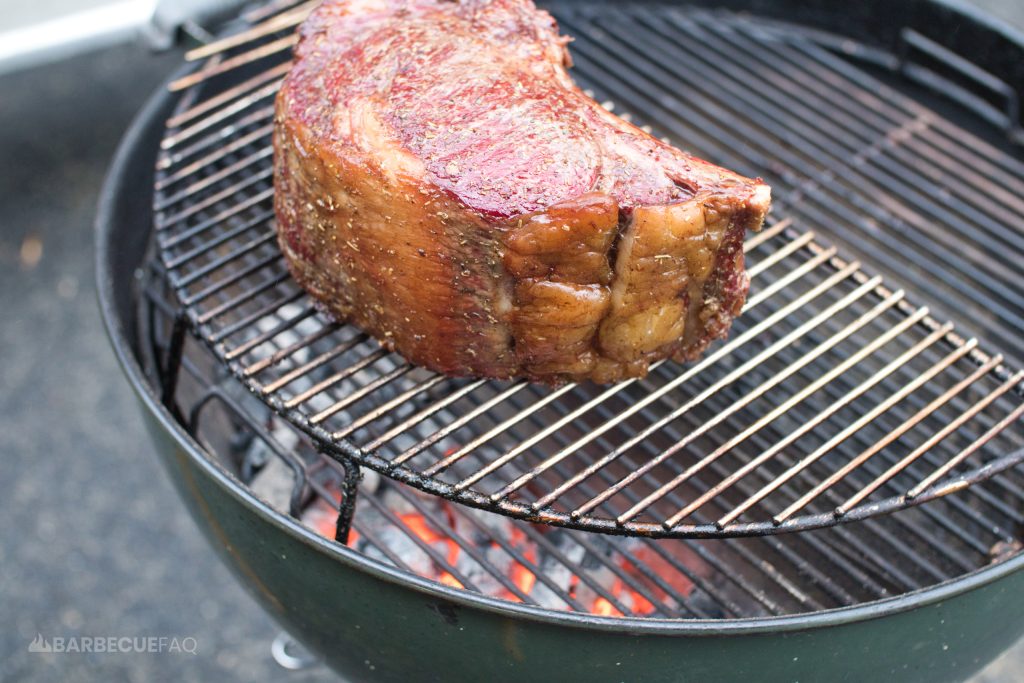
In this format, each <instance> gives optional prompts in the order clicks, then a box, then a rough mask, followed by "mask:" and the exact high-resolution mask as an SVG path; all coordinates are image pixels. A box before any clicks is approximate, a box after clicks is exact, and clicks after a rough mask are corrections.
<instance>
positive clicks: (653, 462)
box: [99, 1, 1024, 680]
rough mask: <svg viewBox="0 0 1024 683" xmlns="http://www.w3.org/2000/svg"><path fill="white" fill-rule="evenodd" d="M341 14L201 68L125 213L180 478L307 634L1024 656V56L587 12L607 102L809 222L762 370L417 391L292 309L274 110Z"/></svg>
mask: <svg viewBox="0 0 1024 683" xmlns="http://www.w3.org/2000/svg"><path fill="white" fill-rule="evenodd" d="M718 4H719V5H720V6H721V5H722V3H718ZM314 5H315V3H301V4H299V3H293V4H289V3H271V4H269V5H267V6H265V7H263V8H260V9H257V10H253V11H252V12H250V13H249V14H248V15H246V16H244V17H243V18H241V19H240V20H239V21H238V25H236V26H233V27H229V29H228V30H227V31H226V32H225V36H226V37H225V38H223V39H221V40H218V41H216V42H213V43H210V44H208V45H206V46H204V47H202V48H199V49H197V50H195V51H193V53H192V54H191V56H192V57H193V58H194V59H195V60H196V62H197V63H198V67H197V68H196V67H186V68H184V69H183V71H182V73H181V74H179V75H178V76H177V77H176V78H175V79H174V80H173V81H172V82H171V84H170V90H171V91H173V92H174V93H175V94H174V95H171V94H169V93H161V94H158V95H157V96H155V97H154V99H153V100H152V102H151V103H150V105H149V107H148V108H147V110H146V111H144V112H143V113H142V115H140V118H139V120H138V121H137V123H136V125H135V127H134V128H133V131H132V132H131V133H130V134H129V136H128V138H127V139H126V141H125V143H124V146H123V147H122V150H121V152H120V154H119V157H118V160H117V161H116V162H115V165H114V169H113V171H112V173H111V176H110V180H109V183H108V186H107V189H106V192H105V195H104V201H103V205H102V207H101V215H100V219H99V228H100V231H99V234H100V240H99V248H100V253H99V264H100V268H99V270H100V291H101V301H102V303H103V308H104V312H105V315H106V317H107V322H108V325H109V327H110V329H111V336H112V338H113V340H114V343H115V347H116V348H117V349H118V352H119V354H120V356H121V360H122V362H123V363H124V364H125V367H126V369H127V372H128V374H129V378H130V379H131V381H132V384H133V385H134V386H135V387H136V390H137V391H138V392H139V394H140V396H141V397H142V398H143V402H144V403H145V404H146V406H147V412H146V414H147V416H148V417H149V418H150V422H151V424H152V426H153V430H152V431H153V434H154V437H155V439H156V441H157V443H158V445H159V446H160V449H161V452H162V453H163V454H164V455H165V459H166V461H167V463H168V466H169V470H170V472H171V474H172V477H173V478H174V479H175V481H176V483H177V484H178V486H179V488H180V489H181V491H182V493H183V495H184V496H185V497H186V499H188V500H189V501H190V507H191V509H192V511H193V513H194V514H195V515H196V517H197V520H198V521H199V523H200V525H201V526H202V527H203V529H204V531H206V532H207V533H208V534H209V535H210V537H211V540H212V541H213V543H214V545H215V546H216V547H218V548H219V549H220V550H221V551H222V553H223V554H224V555H225V558H226V560H227V562H228V564H229V565H230V566H232V567H233V568H234V569H235V570H236V571H237V572H238V573H239V576H240V578H241V580H242V581H243V582H244V583H245V584H246V585H247V586H248V587H249V588H250V590H252V591H253V593H254V594H255V595H256V596H257V597H258V599H260V600H261V602H263V604H264V605H266V606H267V607H268V609H269V610H270V611H271V612H272V613H273V614H275V616H277V617H278V618H279V619H280V620H281V621H282V623H283V624H284V625H285V626H286V628H288V630H289V631H290V632H291V633H293V634H295V635H296V637H298V639H299V640H300V641H301V642H303V643H304V644H306V645H308V646H309V647H310V648H311V649H312V650H313V651H315V652H316V653H317V654H318V655H320V656H322V657H324V658H325V659H326V660H327V661H328V662H329V663H330V664H331V665H332V666H334V667H335V668H336V669H338V670H339V671H340V672H342V673H343V674H345V675H348V676H349V677H351V678H352V679H353V680H399V679H401V678H407V677H408V675H409V671H413V670H415V671H419V672H421V673H422V672H424V671H426V672H427V673H426V675H427V676H428V677H433V678H435V679H437V680H462V679H466V680H470V679H472V680H477V679H480V678H487V679H494V680H506V679H509V680H510V679H512V678H521V677H523V676H541V677H551V676H554V675H557V676H558V677H559V678H563V679H565V680H576V679H577V678H578V679H580V680H583V679H586V680H604V679H607V680H679V679H684V680H685V679H686V678H687V677H692V678H693V679H694V680H706V679H708V678H713V679H715V680H725V679H730V678H736V679H739V678H743V677H744V676H749V675H752V674H753V673H757V675H759V676H761V677H762V678H767V679H768V680H776V679H778V680H793V679H799V678H808V679H810V678H815V677H820V676H821V672H822V671H825V670H826V668H825V667H827V670H828V671H832V672H835V673H836V675H835V676H833V677H832V678H835V679H837V680H838V679H841V678H843V677H846V676H850V677H851V680H854V679H858V680H859V679H861V678H863V677H865V676H883V675H893V674H895V673H897V672H899V673H898V675H899V676H900V678H901V679H902V680H917V679H920V680H946V679H948V680H957V679H962V678H964V677H966V676H967V675H968V674H969V673H970V672H971V671H973V670H976V669H977V668H980V666H981V665H983V664H984V663H985V662H986V661H988V660H989V659H990V658H991V657H993V656H994V655H995V654H996V653H998V652H999V651H1001V649H1002V648H1004V647H1006V646H1007V645H1008V644H1009V643H1010V642H1012V641H1013V640H1014V639H1015V638H1016V637H1017V636H1018V635H1019V634H1020V633H1021V632H1022V631H1024V618H1022V617H1021V616H1020V612H1021V610H1020V609H1019V608H1018V607H1017V606H1016V605H1015V604H1014V603H1013V600H1008V599H1007V598H1006V596H1007V595H1011V596H1012V595H1013V587H1014V586H1018V587H1019V585H1020V583H1021V578H1020V576H1021V574H1020V573H1019V572H1017V571H1016V570H1017V569H1018V568H1019V567H1020V566H1021V564H1022V562H1024V559H1022V555H1021V544H1020V541H1019V540H1018V539H1019V538H1020V536H1021V527H1020V525H1021V522H1022V520H1024V508H1022V506H1021V500H1022V499H1024V476H1022V475H1024V472H1022V471H1021V468H1020V467H1019V465H1020V463H1021V461H1022V460H1024V431H1022V430H1021V428H1020V422H1019V420H1020V418H1021V416H1022V415H1024V390H1022V379H1024V374H1022V373H1020V372H1017V371H1016V370H1014V369H1013V366H1014V365H1018V364H1019V361H1021V360H1024V358H1021V357H1019V349H1018V348H1017V346H1016V345H1014V344H1007V343H1006V340H1007V339H1012V338H1015V337H1016V336H1018V335H1019V334H1020V333H1021V332H1022V331H1024V318H1022V317H1021V315H1020V311H1021V310H1024V307H1022V306H1021V303H1022V302H1021V298H1022V292H1024V286H1022V282H1024V278H1022V277H1021V275H1020V273H1019V268H1016V267H1015V265H1014V264H1017V263H1019V262H1020V259H1021V258H1022V257H1024V232H1022V231H1021V230H1020V229H1019V226H1020V215H1021V213H1020V212H1021V211H1022V210H1024V201H1022V200H1021V199H1020V197H1021V196H1022V193H1021V190H1024V163H1022V161H1021V153H1020V149H1019V147H1018V146H1017V145H1018V144H1019V142H1020V140H1021V136H1020V135H1019V133H1020V111H1019V108H1018V107H1017V104H1016V103H1017V98H1018V94H1017V93H1019V92H1020V90H1021V89H1024V73H1021V72H1020V69H1019V64H1020V63H1022V62H1021V60H1020V59H1017V60H1016V61H1015V60H1010V59H1008V57H1007V55H1010V54H1013V55H1017V56H1018V57H1020V56H1021V53H1022V51H1024V48H1022V45H1024V41H1021V40H1019V37H1017V36H1014V35H1012V34H1011V32H1009V31H1008V30H1007V29H1005V28H1003V27H996V26H994V25H992V24H991V23H990V22H988V21H986V20H984V19H982V18H979V17H977V16H974V15H970V14H969V13H967V12H965V11H963V10H962V9H955V8H953V7H952V6H950V5H948V4H946V3H936V2H908V3H905V4H903V5H901V6H900V7H899V8H892V7H889V6H887V5H885V4H884V3H877V5H876V4H872V3H868V4H867V5H864V6H862V7H861V8H860V9H859V10H858V11H857V14H856V15H854V14H850V12H852V10H838V9H835V8H834V7H833V6H829V8H825V7H824V5H821V6H819V4H818V3H807V2H805V3H791V2H783V3H768V4H762V3H759V2H756V1H751V2H746V3H743V2H731V3H725V5H728V7H727V8H724V9H723V8H721V7H720V8H719V9H716V10H714V11H710V10H707V9H704V8H702V7H701V6H700V3H646V2H642V3H631V4H628V5H622V4H616V3H576V2H556V3H548V7H549V8H550V9H551V11H552V12H553V13H554V14H555V16H556V18H557V19H558V20H559V22H560V24H561V25H562V27H563V30H564V31H566V32H567V33H569V34H571V35H573V36H574V37H575V39H576V40H575V42H574V43H573V45H572V46H571V50H572V53H573V56H574V60H575V62H576V67H575V77H576V78H577V81H578V82H580V83H581V85H583V86H584V87H586V88H588V89H590V90H591V91H592V92H593V93H594V94H595V96H596V97H598V99H599V100H604V101H606V106H607V107H609V108H614V109H615V110H616V111H617V112H618V113H620V115H623V116H626V117H628V118H631V119H632V120H633V121H634V122H635V123H637V124H638V125H644V126H646V127H648V128H649V129H650V130H651V131H652V132H654V133H655V134H657V135H660V136H666V137H668V138H669V139H670V140H672V141H673V142H674V143H676V144H678V145H680V146H682V147H684V148H687V149H690V150H691V151H693V152H694V153H695V154H697V155H699V156H702V157H704V158H708V159H710V160H712V161H714V162H716V163H720V164H722V165H725V166H728V167H731V168H734V169H736V170H737V171H740V172H742V173H746V174H748V175H761V176H764V177H765V178H766V180H768V181H769V182H770V183H771V184H772V185H773V189H774V192H775V195H776V197H777V200H776V204H775V208H774V209H773V219H771V220H770V222H769V225H767V226H766V228H765V230H764V231H763V232H761V233H760V234H758V235H756V236H752V237H751V238H750V239H749V240H748V242H747V245H746V250H747V254H748V267H749V270H750V273H751V277H752V281H753V284H752V288H751V297H750V300H749V302H748V304H747V309H746V311H745V312H744V314H743V316H741V318H739V319H738V320H737V321H736V324H735V327H734V331H733V334H732V336H731V337H730V339H729V340H727V341H725V342H723V343H720V344H718V345H716V346H714V347H712V349H711V350H710V351H709V353H708V355H707V357H706V358H704V359H703V360H701V361H699V362H697V363H694V364H691V365H688V366H679V365H675V364H672V363H665V364H662V365H660V366H658V367H657V368H655V369H654V371H653V372H652V374H651V376H650V377H648V378H646V379H643V380H634V381H630V382H625V383H622V384H619V385H615V386H611V387H597V386H592V385H569V386H564V387H555V388H552V387H543V386H537V385H532V384H529V383H526V382H494V381H484V380H456V379H450V378H445V377H441V376H438V375H434V374H432V373H429V372H426V371H424V370H422V369H420V368H416V367H413V366H411V365H409V364H408V363H406V362H405V361H404V360H403V359H401V358H400V357H398V356H395V355H394V354H390V353H388V352H387V351H386V350H384V349H382V348H381V347H380V346H379V345H377V344H376V342H374V341H373V340H372V339H370V338H368V337H367V336H366V335H364V334H362V333H361V332H360V331H359V330H358V329H354V328H352V327H349V326H345V325H343V324H341V323H338V322H336V321H333V320H331V319H330V318H328V317H327V316H325V315H323V314H322V313H321V312H319V311H318V310H317V309H316V308H315V307H314V306H313V305H312V303H311V302H310V300H309V299H308V298H307V297H306V295H305V293H304V292H303V291H302V290H301V289H300V288H299V287H298V286H297V285H296V284H295V283H293V282H292V281H291V280H290V278H289V277H288V274H287V271H286V269H285V267H284V263H283V261H282V257H281V255H280V253H279V252H278V250H277V245H276V237H275V231H274V227H273V211H272V192H273V189H272V170H271V165H270V156H271V148H270V134H271V128H272V116H273V110H272V103H273V96H274V94H275V93H276V90H277V87H278V86H279V84H280V79H281V78H282V77H283V76H284V75H285V74H286V73H287V68H288V59H289V55H290V47H291V46H292V45H293V44H294V39H293V37H292V32H293V30H294V27H295V26H296V25H297V24H298V23H299V22H300V21H301V20H302V19H303V18H304V17H305V16H306V15H307V14H308V12H309V11H310V10H311V9H312V7H313V6H314ZM882 16H885V17H888V18H889V20H890V21H889V22H888V24H887V25H886V26H881V27H880V26H877V25H875V24H876V18H877V17H882ZM893 19H896V20H897V21H892V20H893ZM801 22H802V23H801ZM954 27H955V28H956V29H957V30H956V31H955V32H953V31H952V28H954ZM965 36H969V37H971V38H973V40H972V41H968V40H966V39H965ZM965 45H967V46H970V49H971V50H973V51H967V50H966V49H965V47H964V46H965ZM979 46H980V47H979ZM153 169H155V171H154V170H153ZM878 273H882V274H884V279H883V276H882V275H879V274H878ZM949 319H952V320H956V326H955V327H954V325H953V324H952V323H947V322H945V321H946V320H949ZM882 617H885V618H884V619H882ZM711 636H714V637H711ZM567 648H572V652H573V656H572V657H571V658H566V657H565V652H566V651H567ZM847 653H856V654H855V655H854V656H852V657H851V656H848V655H847Z"/></svg>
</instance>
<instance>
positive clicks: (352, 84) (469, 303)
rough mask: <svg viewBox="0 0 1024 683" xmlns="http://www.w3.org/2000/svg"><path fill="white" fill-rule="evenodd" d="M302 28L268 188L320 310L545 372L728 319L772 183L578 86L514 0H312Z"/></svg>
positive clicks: (679, 347)
mask: <svg viewBox="0 0 1024 683" xmlns="http://www.w3.org/2000/svg"><path fill="white" fill-rule="evenodd" d="M300 33H301V41H300V43H299V45H298V47H297V49H296V63H295V66H294V67H293V69H292V71H291V73H290V74H289V76H288V78H287V79H286V81H285V83H284V86H283V87H282V89H281V93H280V95H279V96H278V99H277V119H276V132H275V137H274V142H275V186H276V195H275V197H276V210H277V217H278V224H279V236H280V242H281V247H282V249H283V251H284V254H285V256H286V259H287V261H288V264H289V267H290V268H291V270H292V273H293V274H294V275H295V277H296V278H297V279H298V281H299V282H300V283H302V285H303V286H304V287H305V288H306V289H308V290H309V291H310V292H311V294H312V295H313V296H314V297H315V298H316V299H317V300H318V301H319V302H320V303H322V304H323V305H324V306H325V307H326V309H327V310H328V311H330V312H331V313H332V314H334V315H336V316H337V317H339V318H341V319H345V320H348V321H351V322H352V323H353V324H355V325H357V326H359V327H361V328H363V329H365V330H366V331H368V332H370V333H372V334H373V335H374V336H376V337H377V338H378V339H379V340H380V341H381V342H383V343H384V344H385V345H387V346H388V347H390V348H392V349H394V350H396V351H398V352H400V353H401V354H403V355H404V356H405V357H406V358H408V359H409V360H410V361H412V362H414V363H417V364H419V365H423V366H426V367H428V368H432V369H434V370H437V371H439V372H443V373H447V374H451V375H461V376H486V377H500V378H506V377H516V376H523V377H529V378H531V379H534V380H540V381H547V382H559V381H565V380H584V379H592V380H594V381H598V382H609V381H615V380H619V379H623V378H627V377H635V376H641V375H643V374H644V373H645V372H646V371H647V368H648V366H649V365H650V364H651V363H652V362H655V361H657V360H660V359H663V358H667V357H673V358H676V359H679V360H687V359H692V358H694V357H696V356H698V355H699V354H700V353H701V352H702V351H703V350H704V349H705V348H706V347H707V345H708V344H709V343H710V342H711V341H713V340H714V339H716V338H719V337H722V336H724V335H725V334H726V333H727V332H728V329H729V326H730V323H731V320H732V318H733V316H735V315H737V314H738V313H739V312H740V309H741V308H742V305H743V302H744V299H745V296H746V292H747V287H748V280H747V277H746V275H745V272H744V269H743V249H742V243H743V238H744V234H745V233H746V231H747V230H756V229H758V228H759V227H760V226H761V223H762V221H763V220H764V216H765V213H766V212H767V210H768V205H769V202H770V192H769V188H768V187H767V186H766V185H765V184H763V183H762V182H760V181H755V180H750V179H748V178H744V177H742V176H739V175H737V174H735V173H732V172H730V171H726V170H723V169H721V168H718V167H716V166H713V165H711V164H709V163H707V162H705V161H701V160H700V159H696V158H694V157H691V156H689V155H687V154H684V153H683V152H680V151H679V150H677V149H674V148H673V147H671V146H669V145H667V144H664V143H662V142H660V141H658V140H656V139H654V138H652V137H651V136H649V135H647V134H646V133H644V132H643V131H641V130H639V129H637V128H635V127H634V126H632V125H630V124H628V123H626V122H624V121H622V120H621V119H619V118H617V117H616V116H614V115H612V114H610V113H609V112H607V111H606V110H605V109H603V108H602V107H601V106H599V105H598V104H597V103H595V102H594V101H593V100H592V99H590V98H589V97H587V96H586V95H585V94H584V93H583V92H581V91H580V90H579V89H578V88H577V87H576V86H575V85H574V84H573V82H572V80H571V79H570V77H569V74H568V72H567V66H568V65H569V55H568V53H567V51H566V47H565V46H566V43H567V42H568V39H567V38H564V37H562V36H560V35H559V34H558V30H557V26H556V24H555V22H554V20H553V19H552V18H551V16H550V15H548V14H547V13H546V12H542V11H539V10H538V9H537V8H536V7H534V5H533V3H532V2H531V1H530V0H489V1H488V0H462V1H451V0H326V2H325V3H324V4H323V5H322V6H321V7H320V8H319V9H317V10H316V11H315V12H314V13H313V15H312V16H311V17H310V18H309V19H308V20H307V21H306V23H305V24H304V25H303V26H302V27H301V28H300ZM681 68H685V67H681Z"/></svg>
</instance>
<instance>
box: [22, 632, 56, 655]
mask: <svg viewBox="0 0 1024 683" xmlns="http://www.w3.org/2000/svg"><path fill="white" fill-rule="evenodd" d="M28 651H29V652H53V645H51V644H50V641H48V640H46V638H43V634H42V633H37V634H36V637H35V639H34V640H33V641H32V642H31V643H29V645H28Z"/></svg>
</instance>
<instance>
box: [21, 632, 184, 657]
mask: <svg viewBox="0 0 1024 683" xmlns="http://www.w3.org/2000/svg"><path fill="white" fill-rule="evenodd" d="M28 651H29V652H39V653H58V654H65V653H76V652H91V653H99V654H130V653H138V654H189V655H194V654H196V653H197V652H199V641H197V640H196V639H195V638H193V637H192V636H186V637H184V638H179V637H177V636H68V637H64V636H53V637H52V638H45V637H43V634H42V633H38V634H36V637H35V638H33V639H32V642H31V643H29V644H28Z"/></svg>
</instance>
